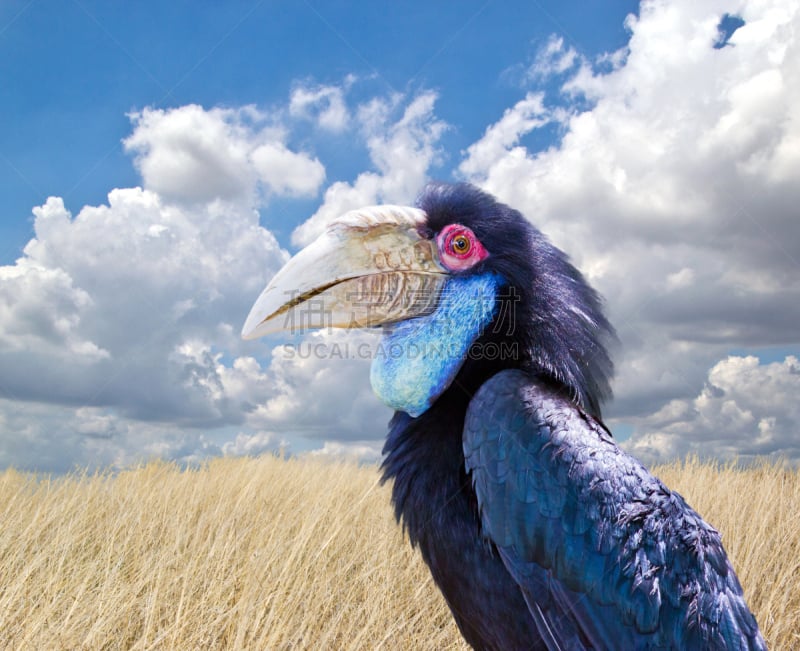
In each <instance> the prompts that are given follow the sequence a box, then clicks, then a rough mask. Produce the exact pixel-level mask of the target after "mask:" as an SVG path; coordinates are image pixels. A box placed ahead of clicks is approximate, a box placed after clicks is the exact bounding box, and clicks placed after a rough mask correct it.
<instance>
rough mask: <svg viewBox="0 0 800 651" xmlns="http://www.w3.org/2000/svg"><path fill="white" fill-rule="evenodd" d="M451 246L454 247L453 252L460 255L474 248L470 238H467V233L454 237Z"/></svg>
mask: <svg viewBox="0 0 800 651" xmlns="http://www.w3.org/2000/svg"><path fill="white" fill-rule="evenodd" d="M450 246H451V247H452V248H453V253H456V254H458V255H464V254H465V253H469V250H470V249H471V248H472V244H470V241H469V238H467V236H466V235H456V236H455V237H454V238H453V239H452V241H451V243H450Z"/></svg>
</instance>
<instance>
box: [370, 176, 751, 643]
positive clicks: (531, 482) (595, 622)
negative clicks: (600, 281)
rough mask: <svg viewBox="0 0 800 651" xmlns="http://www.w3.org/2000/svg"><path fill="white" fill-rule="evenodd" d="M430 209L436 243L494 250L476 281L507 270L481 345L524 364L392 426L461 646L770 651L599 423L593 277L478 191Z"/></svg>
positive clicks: (409, 500)
mask: <svg viewBox="0 0 800 651" xmlns="http://www.w3.org/2000/svg"><path fill="white" fill-rule="evenodd" d="M418 205H419V206H420V207H421V208H422V209H423V210H424V211H425V212H426V213H427V215H428V227H429V228H430V231H431V233H432V234H433V233H436V232H438V231H439V230H440V229H441V228H442V227H444V226H445V225H446V224H449V223H452V222H457V223H460V224H463V225H465V226H468V227H469V228H471V229H472V231H473V232H474V233H475V235H476V236H477V237H478V239H480V241H481V242H482V243H483V244H484V246H485V247H486V249H487V250H488V251H490V252H491V255H490V256H489V257H488V258H487V259H486V260H485V261H483V262H481V263H480V264H478V265H476V266H475V267H473V268H471V269H469V270H468V271H466V272H464V273H466V274H481V273H486V272H487V271H494V272H497V273H499V274H500V275H501V276H502V277H503V278H504V279H505V280H506V281H507V287H506V289H509V288H510V289H509V291H504V292H501V293H500V295H499V296H498V303H499V305H498V308H497V309H496V312H495V313H496V315H497V316H496V318H495V322H494V323H493V324H492V327H491V328H486V329H485V330H484V334H482V335H481V338H480V339H479V340H478V344H485V343H486V342H487V341H505V342H506V343H507V344H509V345H513V344H516V348H513V347H511V348H510V349H512V350H516V351H517V355H516V357H515V358H513V359H502V360H501V359H481V358H480V357H479V356H476V357H477V358H476V359H468V360H467V361H466V362H465V363H464V365H463V366H462V368H461V370H460V372H459V374H458V375H457V377H456V379H455V381H454V382H453V383H452V384H451V385H450V387H449V388H448V389H447V390H446V391H445V392H444V393H443V394H442V395H441V396H440V397H439V398H438V400H437V401H436V402H435V403H434V404H433V405H432V406H431V407H430V409H428V410H427V411H426V412H425V413H423V414H422V415H421V416H419V417H418V418H411V417H409V416H408V415H407V414H405V413H402V412H397V413H396V414H395V416H394V418H393V419H392V421H391V423H390V430H389V435H388V438H387V441H386V445H385V447H384V454H385V455H386V456H385V461H384V464H383V473H384V479H385V480H392V481H393V502H394V506H395V512H396V515H397V517H398V519H399V520H401V521H402V523H403V525H404V527H405V530H406V531H407V533H408V536H409V538H410V540H411V542H412V544H413V545H416V546H418V547H419V549H420V551H421V553H422V556H423V558H424V560H425V562H426V563H427V564H428V566H429V567H430V569H431V572H432V574H433V577H434V579H435V581H436V584H437V585H438V586H439V588H440V589H441V591H442V593H443V594H444V596H445V598H446V600H447V602H448V604H449V606H450V608H451V610H452V612H453V616H454V617H455V619H456V622H457V623H458V626H459V628H460V629H461V632H462V634H463V635H464V637H465V639H466V640H467V641H468V642H469V643H470V644H471V645H472V646H473V647H475V648H476V649H536V648H541V649H764V648H766V647H765V645H764V642H763V639H762V638H761V636H760V634H759V632H758V627H757V625H756V621H755V618H754V617H753V616H752V614H751V613H750V611H749V610H748V608H747V606H746V604H745V602H744V599H743V596H742V590H741V587H740V586H739V583H738V581H737V579H736V576H735V574H734V571H733V569H732V567H731V566H730V563H729V562H728V560H727V557H726V555H725V552H724V550H723V548H722V545H721V542H720V536H719V534H718V533H717V532H716V531H715V530H714V529H713V528H712V527H710V526H709V525H707V524H706V523H705V522H704V521H703V520H702V518H701V517H700V516H699V515H697V513H695V512H694V511H693V510H692V509H691V508H690V507H689V506H688V505H687V504H686V503H685V502H684V500H683V499H682V498H681V496H680V495H678V494H677V493H675V492H672V491H670V490H669V489H668V488H666V487H665V486H664V485H663V484H662V483H661V482H660V481H659V480H657V479H656V478H654V477H653V476H652V475H650V474H649V473H648V471H647V470H646V469H645V468H644V467H643V466H642V465H641V464H640V463H638V462H637V461H636V460H635V459H633V458H632V457H630V456H629V455H627V454H626V453H625V452H623V451H621V450H620V449H619V448H618V447H617V446H616V444H615V443H614V441H613V439H612V437H611V434H610V433H609V432H608V430H607V429H606V428H605V426H604V425H603V424H602V422H601V421H600V405H601V403H602V402H603V401H604V400H605V399H607V398H608V397H609V395H610V390H609V380H610V375H611V372H612V365H611V362H610V359H609V355H608V353H607V348H606V346H607V344H608V342H609V341H611V340H612V339H613V331H612V329H611V327H610V326H609V324H608V322H607V320H606V319H605V317H604V316H603V314H602V311H601V308H600V302H599V299H598V297H597V295H596V294H595V292H594V291H593V290H592V289H591V288H589V287H588V285H587V284H586V282H585V281H584V279H583V277H582V276H581V274H580V273H579V272H578V271H577V270H576V269H575V268H574V267H573V266H572V265H571V264H570V263H569V262H568V261H567V259H566V257H565V256H564V254H563V253H561V252H560V251H559V250H557V249H556V248H555V247H553V246H552V245H551V244H550V243H549V242H548V241H547V240H546V239H545V237H544V236H543V235H542V234H541V233H540V232H539V231H537V230H536V229H535V228H534V227H533V226H531V225H530V224H529V223H528V222H527V221H526V220H525V219H524V218H523V217H522V216H521V215H520V214H519V213H518V212H517V211H515V210H512V209H510V208H508V207H507V206H504V205H502V204H499V203H497V202H496V201H495V200H494V199H493V198H491V197H490V196H488V195H486V194H484V193H482V192H480V191H478V190H477V189H475V188H473V187H471V186H467V185H439V184H436V185H432V186H430V187H428V188H427V189H426V190H425V192H424V193H423V194H422V196H421V197H420V199H419V204H418ZM514 296H516V297H518V299H516V300H513V299H512V298H509V297H514ZM503 301H507V303H508V304H507V305H503V304H502V302H503ZM501 321H502V322H501ZM495 326H499V327H495ZM509 369H512V370H509Z"/></svg>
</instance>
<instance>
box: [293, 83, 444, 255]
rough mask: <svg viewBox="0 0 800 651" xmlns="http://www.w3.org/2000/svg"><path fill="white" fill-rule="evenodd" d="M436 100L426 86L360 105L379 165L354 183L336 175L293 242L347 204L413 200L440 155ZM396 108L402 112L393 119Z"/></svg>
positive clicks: (303, 240) (313, 233)
mask: <svg viewBox="0 0 800 651" xmlns="http://www.w3.org/2000/svg"><path fill="white" fill-rule="evenodd" d="M435 102H436V95H435V94H434V93H432V92H425V93H422V94H420V95H418V96H416V97H415V98H413V99H412V100H411V101H410V102H408V103H404V98H403V97H402V96H394V97H392V98H390V99H389V100H385V99H381V98H375V99H373V100H372V101H370V102H368V103H366V104H364V105H362V106H360V107H359V109H358V112H357V113H358V118H357V119H358V122H359V124H360V125H361V129H362V131H363V135H364V138H365V139H366V142H367V147H368V149H369V155H370V159H371V161H372V163H373V164H374V166H375V168H376V169H377V171H368V172H362V173H361V174H359V175H358V177H357V178H356V180H355V181H354V182H353V183H348V182H346V181H337V182H336V183H333V184H332V185H331V186H329V187H328V189H327V190H326V191H325V197H324V200H323V203H322V205H321V206H320V207H319V209H318V210H317V211H316V212H315V213H314V214H313V215H312V216H311V217H310V218H309V219H308V220H307V221H305V222H304V223H303V224H301V225H300V226H298V227H297V228H296V229H295V230H294V232H293V233H292V242H293V243H294V244H296V245H298V246H303V245H306V244H308V243H309V242H311V241H312V240H314V239H315V238H316V237H317V236H318V235H319V234H320V233H321V232H322V231H323V230H324V229H325V225H326V224H328V223H329V222H330V221H331V220H333V219H335V218H336V217H339V216H340V215H342V214H344V213H345V212H347V211H348V210H353V209H355V208H359V207H361V206H368V205H374V204H378V203H411V202H412V201H413V199H414V197H415V196H416V194H417V193H418V192H419V190H420V189H421V187H422V186H423V184H424V183H425V181H426V179H427V178H428V174H429V171H430V168H431V167H432V166H433V165H434V164H435V163H436V162H437V161H438V158H439V151H438V149H437V144H438V141H439V138H440V137H441V135H442V133H443V131H444V130H445V128H446V125H445V123H444V122H443V121H442V120H440V119H439V118H437V117H436V115H435V113H434V105H435ZM398 111H401V115H400V117H399V118H397V119H395V115H396V114H397V112H398Z"/></svg>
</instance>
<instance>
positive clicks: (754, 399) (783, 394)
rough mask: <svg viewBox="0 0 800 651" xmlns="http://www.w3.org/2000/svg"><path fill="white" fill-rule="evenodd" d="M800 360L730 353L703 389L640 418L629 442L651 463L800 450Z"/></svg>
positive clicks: (789, 453) (788, 453)
mask: <svg viewBox="0 0 800 651" xmlns="http://www.w3.org/2000/svg"><path fill="white" fill-rule="evenodd" d="M798 392H800V362H798V360H797V358H796V357H794V356H789V357H786V359H784V361H783V362H773V363H771V364H761V363H760V362H759V360H758V358H757V357H753V356H748V357H736V356H731V357H728V358H726V359H724V360H722V361H720V362H719V363H717V364H715V365H714V367H713V368H712V369H711V370H710V371H709V373H708V378H707V381H706V384H705V386H704V387H703V389H702V391H701V392H700V393H699V394H698V395H697V396H695V397H694V398H691V399H682V400H672V401H670V402H669V403H668V404H667V405H665V406H664V407H663V408H662V409H660V410H659V411H658V412H656V413H654V414H652V415H649V416H647V417H646V418H643V419H641V420H640V421H638V422H637V424H636V429H635V432H634V434H633V436H632V437H631V439H630V440H629V441H627V442H626V443H625V446H626V447H627V448H628V449H629V450H630V451H631V452H633V453H634V454H636V455H637V456H640V457H641V458H644V459H647V460H649V461H654V462H658V461H664V460H669V459H672V458H675V457H676V456H677V457H683V456H685V455H686V454H689V453H694V454H699V455H701V456H711V455H712V454H713V456H718V457H722V458H737V457H738V458H748V457H753V456H769V455H772V456H785V457H790V458H792V457H797V456H798V454H800V436H799V435H798V423H800V405H798V402H797V400H796V396H797V395H798Z"/></svg>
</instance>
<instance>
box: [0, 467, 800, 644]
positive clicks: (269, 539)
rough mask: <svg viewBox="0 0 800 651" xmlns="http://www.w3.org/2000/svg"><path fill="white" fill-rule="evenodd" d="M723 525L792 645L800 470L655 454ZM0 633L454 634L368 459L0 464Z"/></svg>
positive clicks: (172, 637)
mask: <svg viewBox="0 0 800 651" xmlns="http://www.w3.org/2000/svg"><path fill="white" fill-rule="evenodd" d="M657 472H658V474H660V475H661V476H662V477H663V478H664V479H665V480H666V481H667V482H668V483H669V484H670V485H671V486H673V487H674V488H675V489H677V490H679V491H680V492H682V493H683V494H684V496H686V498H687V499H688V500H689V502H690V503H691V504H693V505H694V506H695V507H696V508H697V509H698V510H699V511H700V512H701V513H702V514H703V515H704V516H705V517H706V518H707V519H708V520H709V521H710V522H712V523H713V524H714V525H715V526H716V527H717V528H718V529H720V530H721V531H722V532H723V535H724V540H725V544H726V548H727V550H728V552H729V554H730V556H731V557H732V560H733V563H734V565H735V566H736V568H737V571H738V574H739V577H740V579H741V581H742V583H743V585H744V587H745V591H746V593H747V596H748V600H749V603H750V604H751V607H752V608H753V609H754V610H755V612H756V615H757V617H758V619H759V622H760V624H761V627H762V630H763V632H764V634H765V636H766V637H767V640H768V642H769V644H770V648H772V649H792V648H800V623H798V622H800V588H798V586H797V579H798V576H800V524H798V522H799V521H800V520H798V517H797V512H798V506H800V475H799V474H798V472H797V471H787V470H783V469H781V468H779V467H776V466H773V465H767V464H765V465H762V466H759V467H757V468H755V469H751V470H747V471H742V470H736V469H734V468H732V467H724V468H719V467H716V466H713V465H709V464H702V463H699V462H697V461H690V462H687V463H685V464H675V465H671V466H664V467H661V468H658V469H657ZM0 513H1V514H2V516H0V517H2V526H1V527H0V647H2V648H13V649H36V650H39V649H204V648H221V649H322V648H330V649H463V648H466V647H465V645H464V643H463V642H462V641H461V639H460V636H459V634H458V631H457V629H456V627H455V625H454V624H453V622H452V620H451V618H450V615H449V613H448V611H447V608H446V606H445V605H444V602H443V601H442V599H441V597H440V596H439V594H438V593H437V591H436V589H435V588H434V586H433V585H432V583H431V581H430V579H429V577H428V573H427V570H426V569H425V567H424V565H423V564H422V562H421V560H420V559H419V557H418V555H417V554H416V553H414V552H412V551H411V550H410V548H409V545H408V543H407V541H405V540H403V539H402V536H401V533H400V531H399V529H398V527H397V526H396V525H395V523H394V520H393V518H392V514H391V509H390V507H389V491H388V488H387V487H381V486H379V485H378V474H377V472H376V470H375V469H374V468H372V467H357V466H356V465H355V464H352V463H329V462H323V461H318V460H312V459H303V460H296V459H293V460H285V461H284V460H281V459H278V458H275V457H262V458H260V459H219V460H216V461H213V462H211V463H209V464H208V465H207V466H205V467H203V468H201V469H197V470H189V471H185V470H183V471H182V470H180V469H179V468H177V467H175V466H173V465H170V464H165V463H158V462H154V463H150V464H148V465H146V466H143V467H141V468H138V469H135V470H130V471H127V472H123V473H120V474H118V475H116V476H109V475H99V476H70V477H65V478H60V479H55V480H45V479H41V478H39V479H37V478H35V477H31V476H26V475H23V474H20V473H17V472H15V471H6V472H5V473H3V474H0Z"/></svg>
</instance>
